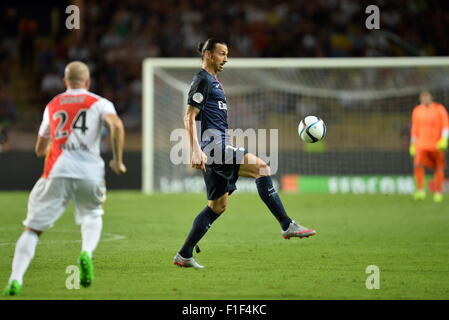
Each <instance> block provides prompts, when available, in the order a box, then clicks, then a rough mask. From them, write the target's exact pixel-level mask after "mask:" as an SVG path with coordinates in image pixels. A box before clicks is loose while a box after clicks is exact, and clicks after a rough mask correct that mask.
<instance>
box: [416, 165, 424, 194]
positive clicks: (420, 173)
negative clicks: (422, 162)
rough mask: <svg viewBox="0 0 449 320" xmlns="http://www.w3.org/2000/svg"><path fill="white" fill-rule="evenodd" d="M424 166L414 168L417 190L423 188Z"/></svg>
mask: <svg viewBox="0 0 449 320" xmlns="http://www.w3.org/2000/svg"><path fill="white" fill-rule="evenodd" d="M424 174H425V172H424V167H416V168H415V182H416V188H417V189H418V190H423V189H424Z"/></svg>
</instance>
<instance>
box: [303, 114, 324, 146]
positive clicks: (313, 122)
mask: <svg viewBox="0 0 449 320" xmlns="http://www.w3.org/2000/svg"><path fill="white" fill-rule="evenodd" d="M298 134H299V136H300V137H301V139H302V140H303V141H305V142H307V143H315V142H318V141H320V140H322V139H323V138H324V137H325V136H326V125H325V124H324V122H323V120H321V119H320V118H318V117H315V116H307V117H305V118H304V119H302V120H301V121H300V122H299V125H298Z"/></svg>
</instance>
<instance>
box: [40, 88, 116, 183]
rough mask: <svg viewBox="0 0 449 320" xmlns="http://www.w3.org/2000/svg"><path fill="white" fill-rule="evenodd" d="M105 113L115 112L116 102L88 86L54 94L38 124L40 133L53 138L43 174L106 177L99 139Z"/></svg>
mask: <svg viewBox="0 0 449 320" xmlns="http://www.w3.org/2000/svg"><path fill="white" fill-rule="evenodd" d="M106 114H116V111H115V108H114V105H113V104H112V103H111V102H110V101H109V100H107V99H105V98H102V97H100V96H98V95H96V94H93V93H91V92H89V91H87V90H85V89H69V90H67V91H66V92H64V93H61V94H59V95H57V96H56V97H54V98H53V100H51V101H50V103H49V104H48V105H47V107H46V108H45V111H44V117H43V120H42V123H41V126H40V128H39V135H40V136H42V137H46V138H50V139H51V146H50V150H49V152H48V154H47V156H46V158H45V165H44V172H43V174H42V177H43V178H54V177H66V178H75V179H89V180H100V179H104V161H103V159H102V158H101V156H100V140H101V129H102V123H103V116H104V115H106Z"/></svg>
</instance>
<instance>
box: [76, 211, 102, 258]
mask: <svg viewBox="0 0 449 320" xmlns="http://www.w3.org/2000/svg"><path fill="white" fill-rule="evenodd" d="M102 228H103V219H102V217H101V216H98V217H95V218H93V219H88V220H86V221H85V222H84V223H83V224H82V225H81V238H82V242H83V244H82V247H81V251H87V253H88V254H89V256H90V257H92V253H93V252H94V251H95V249H96V248H97V245H98V242H99V241H100V236H101V229H102Z"/></svg>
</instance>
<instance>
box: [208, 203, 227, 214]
mask: <svg viewBox="0 0 449 320" xmlns="http://www.w3.org/2000/svg"><path fill="white" fill-rule="evenodd" d="M226 205H227V204H226V203H214V204H212V205H210V206H209V207H210V208H211V209H212V211H213V212H215V213H216V214H222V213H223V212H225V210H226Z"/></svg>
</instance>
